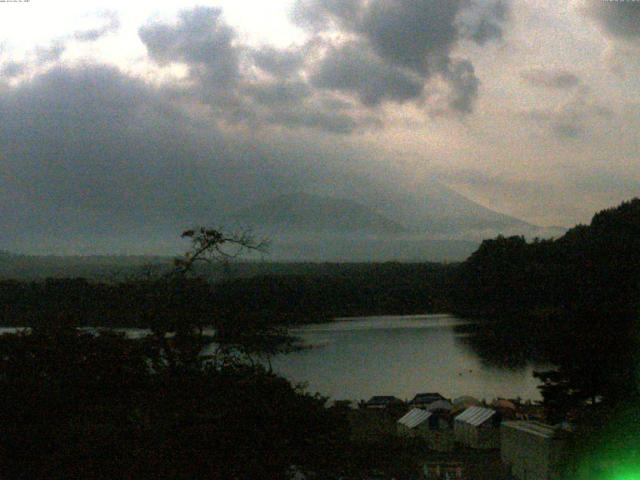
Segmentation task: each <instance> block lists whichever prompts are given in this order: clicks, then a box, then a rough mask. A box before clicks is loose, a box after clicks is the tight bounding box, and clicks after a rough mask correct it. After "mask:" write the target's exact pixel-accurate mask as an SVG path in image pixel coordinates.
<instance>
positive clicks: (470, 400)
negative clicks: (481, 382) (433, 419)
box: [453, 395, 481, 407]
mask: <svg viewBox="0 0 640 480" xmlns="http://www.w3.org/2000/svg"><path fill="white" fill-rule="evenodd" d="M453 404H454V405H455V406H461V405H464V406H466V407H472V406H474V405H475V406H477V405H480V404H481V402H480V400H478V399H477V398H475V397H471V396H469V395H463V396H461V397H458V398H456V399H455V400H454V401H453Z"/></svg>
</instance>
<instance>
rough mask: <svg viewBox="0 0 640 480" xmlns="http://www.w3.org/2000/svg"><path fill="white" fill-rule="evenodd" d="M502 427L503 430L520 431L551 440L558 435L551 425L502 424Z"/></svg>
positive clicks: (521, 422)
mask: <svg viewBox="0 0 640 480" xmlns="http://www.w3.org/2000/svg"><path fill="white" fill-rule="evenodd" d="M502 425H503V426H504V427H505V428H513V429H514V430H520V431H521V432H526V433H529V434H531V435H536V436H538V437H544V438H553V437H555V436H556V434H557V433H558V431H557V429H555V428H553V427H552V426H551V425H546V424H544V423H540V422H527V421H520V422H504V423H503V424H502Z"/></svg>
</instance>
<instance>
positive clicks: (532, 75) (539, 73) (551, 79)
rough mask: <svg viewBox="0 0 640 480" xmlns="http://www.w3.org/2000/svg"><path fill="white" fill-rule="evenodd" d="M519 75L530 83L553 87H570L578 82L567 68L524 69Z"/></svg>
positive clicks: (576, 77) (575, 76) (577, 78)
mask: <svg viewBox="0 0 640 480" xmlns="http://www.w3.org/2000/svg"><path fill="white" fill-rule="evenodd" d="M520 76H521V77H522V78H523V79H524V80H526V81H527V83H529V84H530V85H533V86H535V87H546V88H554V89H561V90H562V89H570V88H573V87H576V86H578V85H579V84H580V78H579V77H578V76H577V75H576V74H574V73H572V72H570V71H568V70H544V69H541V68H536V69H531V70H526V71H524V72H521V73H520Z"/></svg>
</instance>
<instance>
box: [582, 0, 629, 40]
mask: <svg viewBox="0 0 640 480" xmlns="http://www.w3.org/2000/svg"><path fill="white" fill-rule="evenodd" d="M580 8H581V10H582V11H583V12H584V13H585V14H586V15H587V16H588V17H590V18H591V19H592V20H594V21H595V22H596V23H597V24H598V25H599V26H600V27H601V28H602V30H603V31H604V32H605V33H606V34H608V35H610V36H612V37H614V38H619V39H624V40H640V2H637V1H634V0H628V1H606V0H584V1H583V3H582V4H581V6H580Z"/></svg>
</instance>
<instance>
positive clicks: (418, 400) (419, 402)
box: [409, 393, 445, 408]
mask: <svg viewBox="0 0 640 480" xmlns="http://www.w3.org/2000/svg"><path fill="white" fill-rule="evenodd" d="M444 399H445V398H444V397H443V396H442V395H440V394H439V393H418V394H417V395H416V396H415V397H413V400H411V401H410V402H409V405H410V406H411V407H413V408H427V407H428V406H429V405H430V404H431V403H433V402H437V401H438V400H444Z"/></svg>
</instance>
